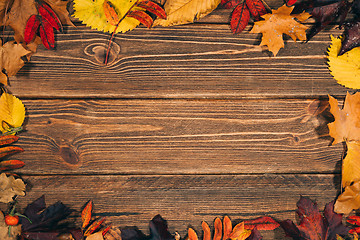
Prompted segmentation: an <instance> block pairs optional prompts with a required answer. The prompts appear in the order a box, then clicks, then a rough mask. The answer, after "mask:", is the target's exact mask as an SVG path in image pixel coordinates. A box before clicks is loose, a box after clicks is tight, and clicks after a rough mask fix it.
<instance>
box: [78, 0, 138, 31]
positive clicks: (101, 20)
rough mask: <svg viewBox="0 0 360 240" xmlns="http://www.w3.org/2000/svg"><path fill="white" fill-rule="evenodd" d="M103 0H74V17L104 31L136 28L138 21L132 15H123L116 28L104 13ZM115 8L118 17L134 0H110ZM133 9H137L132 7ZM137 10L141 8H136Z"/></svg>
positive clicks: (130, 6) (123, 13) (125, 11)
mask: <svg viewBox="0 0 360 240" xmlns="http://www.w3.org/2000/svg"><path fill="white" fill-rule="evenodd" d="M104 1H105V0H74V15H73V16H74V17H76V18H78V19H79V20H81V21H82V22H83V23H84V24H86V26H89V27H91V28H93V29H97V30H99V31H104V32H111V33H112V32H114V31H115V29H116V33H117V32H127V31H130V30H133V29H134V28H136V27H137V26H138V25H139V24H140V22H139V21H138V20H137V19H135V18H132V17H125V18H124V19H123V20H122V21H121V23H120V24H119V26H118V27H117V28H116V26H114V25H113V24H111V23H109V22H108V20H107V18H106V16H105V13H104V7H103V6H104ZM109 2H110V3H111V4H112V5H113V6H114V7H115V9H116V11H117V14H118V17H119V19H121V18H122V16H124V15H125V14H126V13H127V12H128V11H129V9H130V8H132V6H133V5H134V4H136V2H137V1H136V0H117V1H115V0H110V1H109ZM133 9H137V7H134V8H133ZM138 9H139V10H143V9H141V8H138Z"/></svg>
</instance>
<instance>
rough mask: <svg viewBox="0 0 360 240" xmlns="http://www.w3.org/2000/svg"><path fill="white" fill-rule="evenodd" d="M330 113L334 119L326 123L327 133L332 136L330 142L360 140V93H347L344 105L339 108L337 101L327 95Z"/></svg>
mask: <svg viewBox="0 0 360 240" xmlns="http://www.w3.org/2000/svg"><path fill="white" fill-rule="evenodd" d="M329 103H330V113H331V114H332V115H333V116H334V118H335V121H334V122H332V123H329V124H328V127H329V134H330V136H331V137H333V138H334V141H333V143H332V144H336V143H340V142H343V141H345V140H346V141H349V142H350V141H359V140H360V126H359V124H358V122H359V121H360V93H359V92H357V93H355V94H353V95H351V94H349V93H347V94H346V98H345V102H344V107H343V109H342V110H340V108H339V106H338V101H337V100H336V99H335V98H333V97H332V96H329Z"/></svg>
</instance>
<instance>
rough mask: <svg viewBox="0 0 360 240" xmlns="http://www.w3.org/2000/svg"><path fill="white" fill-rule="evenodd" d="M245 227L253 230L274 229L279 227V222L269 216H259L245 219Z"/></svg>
mask: <svg viewBox="0 0 360 240" xmlns="http://www.w3.org/2000/svg"><path fill="white" fill-rule="evenodd" d="M244 223H245V229H250V230H253V229H254V228H255V227H256V228H257V230H274V229H276V228H278V227H280V224H279V223H278V222H277V221H275V220H274V219H273V218H271V217H267V216H265V217H259V218H256V219H253V220H245V221H244Z"/></svg>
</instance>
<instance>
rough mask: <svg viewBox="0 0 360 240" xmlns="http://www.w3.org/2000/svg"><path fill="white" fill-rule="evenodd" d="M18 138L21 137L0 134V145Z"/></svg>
mask: <svg viewBox="0 0 360 240" xmlns="http://www.w3.org/2000/svg"><path fill="white" fill-rule="evenodd" d="M17 140H19V137H18V136H15V135H7V136H0V146H3V145H8V144H11V143H13V142H16V141H17Z"/></svg>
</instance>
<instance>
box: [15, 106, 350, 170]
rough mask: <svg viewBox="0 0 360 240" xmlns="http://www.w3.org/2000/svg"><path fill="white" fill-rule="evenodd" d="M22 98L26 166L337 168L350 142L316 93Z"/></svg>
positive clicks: (152, 168) (23, 145)
mask: <svg viewBox="0 0 360 240" xmlns="http://www.w3.org/2000/svg"><path fill="white" fill-rule="evenodd" d="M24 103H25V106H26V107H27V111H28V122H27V124H26V126H25V128H26V132H25V133H22V134H21V135H20V136H21V138H20V140H19V142H18V144H19V145H20V146H21V147H23V148H24V149H25V152H23V153H20V154H17V155H16V156H14V157H16V158H18V159H20V160H24V161H25V163H26V166H25V167H24V168H23V169H22V170H21V172H23V173H27V174H49V173H51V174H68V173H72V174H75V173H76V174H84V173H102V174H114V173H121V174H130V173H132V174H229V173H303V172H305V173H309V172H312V173H318V172H321V173H332V172H334V171H335V172H339V166H338V165H337V164H339V161H340V160H341V157H342V154H343V151H344V150H343V146H342V145H341V144H337V145H335V146H329V145H330V143H331V138H330V137H329V136H328V130H327V126H326V124H327V123H328V122H329V121H331V120H330V119H331V118H330V116H329V115H326V114H325V112H324V113H323V114H324V115H318V116H313V112H314V109H316V106H317V104H318V103H317V101H316V102H313V100H252V101H250V100H232V101H230V100H229V101H226V100H155V99H154V100H27V101H24ZM323 103H324V102H323ZM325 103H326V102H325Z"/></svg>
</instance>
